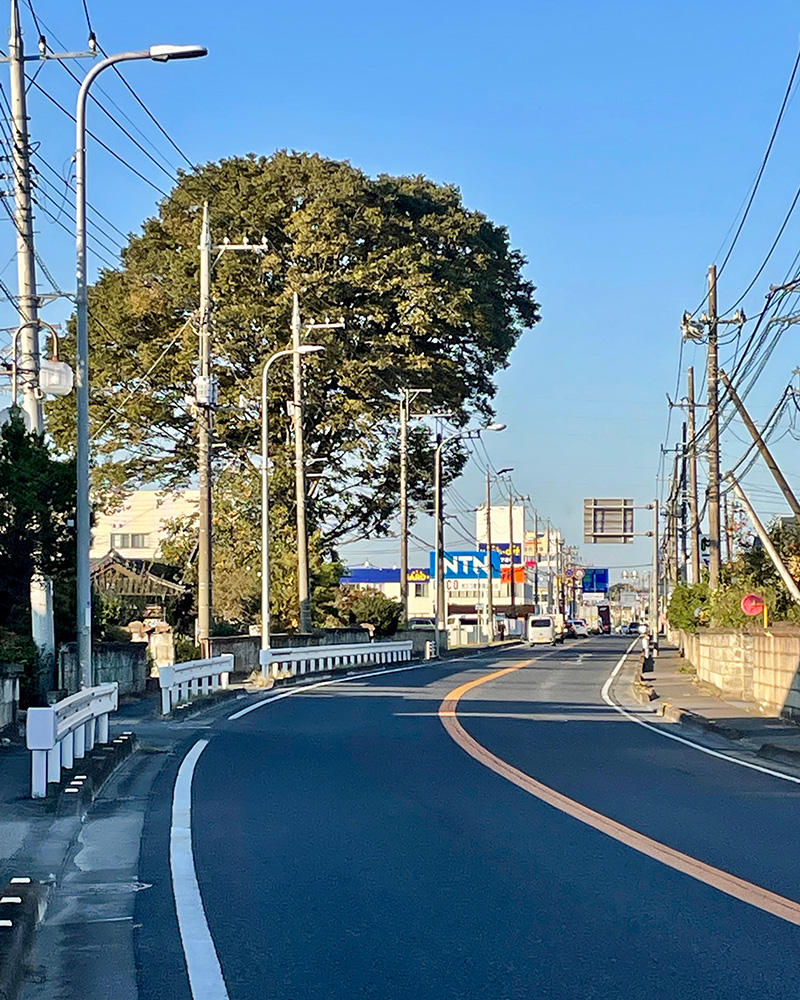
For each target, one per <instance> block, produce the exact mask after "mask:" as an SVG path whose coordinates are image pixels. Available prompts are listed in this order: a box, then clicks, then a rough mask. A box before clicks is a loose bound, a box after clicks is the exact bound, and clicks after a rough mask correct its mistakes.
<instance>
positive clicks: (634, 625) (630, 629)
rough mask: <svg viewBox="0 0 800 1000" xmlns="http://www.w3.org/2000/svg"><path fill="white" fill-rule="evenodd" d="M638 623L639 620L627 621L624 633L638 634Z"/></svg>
mask: <svg viewBox="0 0 800 1000" xmlns="http://www.w3.org/2000/svg"><path fill="white" fill-rule="evenodd" d="M639 624H640V623H639V622H629V623H628V625H627V626H626V629H627V631H626V632H625V635H638V634H639Z"/></svg>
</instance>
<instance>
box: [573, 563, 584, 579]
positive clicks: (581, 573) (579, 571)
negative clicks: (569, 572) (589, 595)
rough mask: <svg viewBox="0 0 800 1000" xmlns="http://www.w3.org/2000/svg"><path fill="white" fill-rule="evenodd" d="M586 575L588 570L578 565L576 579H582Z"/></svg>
mask: <svg viewBox="0 0 800 1000" xmlns="http://www.w3.org/2000/svg"><path fill="white" fill-rule="evenodd" d="M585 575H586V570H585V569H584V568H583V566H577V567H576V569H575V579H576V580H582V579H583V578H584V576H585Z"/></svg>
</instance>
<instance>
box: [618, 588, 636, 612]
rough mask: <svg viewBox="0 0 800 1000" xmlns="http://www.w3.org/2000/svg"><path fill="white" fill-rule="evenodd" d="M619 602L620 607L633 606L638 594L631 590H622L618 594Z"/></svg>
mask: <svg viewBox="0 0 800 1000" xmlns="http://www.w3.org/2000/svg"><path fill="white" fill-rule="evenodd" d="M619 603H620V607H622V608H635V607H636V605H637V604H638V603H639V595H638V594H634V592H633V591H632V590H623V591H622V593H621V594H620V595H619Z"/></svg>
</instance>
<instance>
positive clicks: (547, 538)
mask: <svg viewBox="0 0 800 1000" xmlns="http://www.w3.org/2000/svg"><path fill="white" fill-rule="evenodd" d="M545 547H546V549H547V611H548V613H551V612H552V610H553V563H552V560H551V558H550V518H548V519H547V521H546V529H545Z"/></svg>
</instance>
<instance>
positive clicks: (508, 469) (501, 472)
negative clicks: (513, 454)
mask: <svg viewBox="0 0 800 1000" xmlns="http://www.w3.org/2000/svg"><path fill="white" fill-rule="evenodd" d="M513 471H514V470H513V468H512V467H511V466H509V467H508V468H507V469H498V470H497V475H498V476H504V475H505V474H506V473H507V472H513Z"/></svg>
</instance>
